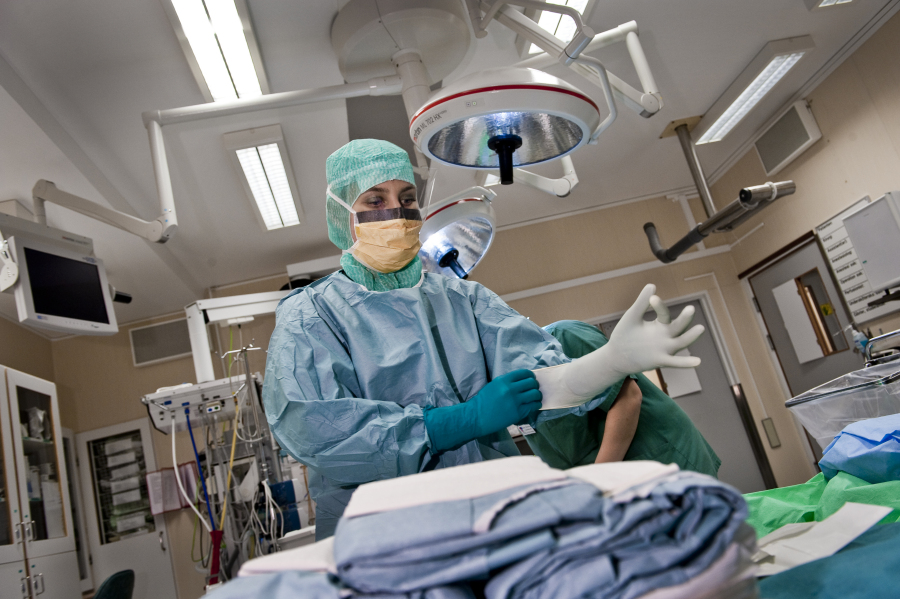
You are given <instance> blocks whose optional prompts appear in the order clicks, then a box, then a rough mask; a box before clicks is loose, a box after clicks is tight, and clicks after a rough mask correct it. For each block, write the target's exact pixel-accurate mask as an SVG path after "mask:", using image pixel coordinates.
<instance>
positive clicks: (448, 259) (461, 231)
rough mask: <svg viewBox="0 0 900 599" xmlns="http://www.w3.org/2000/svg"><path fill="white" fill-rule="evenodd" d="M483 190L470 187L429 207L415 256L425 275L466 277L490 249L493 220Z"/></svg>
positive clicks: (490, 195) (489, 195) (489, 197)
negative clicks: (437, 274)
mask: <svg viewBox="0 0 900 599" xmlns="http://www.w3.org/2000/svg"><path fill="white" fill-rule="evenodd" d="M495 197H496V194H494V193H493V192H492V191H490V190H487V189H484V188H483V187H472V188H470V189H466V190H465V191H462V192H460V193H457V194H455V195H453V196H450V197H449V198H446V199H444V200H442V201H441V202H440V203H438V204H436V205H434V206H432V207H429V210H428V214H427V216H426V217H425V222H424V223H423V224H422V229H421V231H420V232H419V240H420V241H421V242H422V248H421V249H420V250H419V257H420V258H421V259H422V264H423V266H424V268H425V270H427V271H428V272H434V273H440V274H443V275H446V276H448V277H451V278H460V279H465V278H468V276H469V273H470V272H472V269H473V268H475V266H477V265H478V263H479V262H481V259H482V258H483V257H484V255H485V254H486V253H487V251H488V249H489V248H490V247H491V242H492V241H493V240H494V232H495V230H496V227H497V218H496V216H495V214H494V208H493V206H491V201H492V200H493V199H494V198H495Z"/></svg>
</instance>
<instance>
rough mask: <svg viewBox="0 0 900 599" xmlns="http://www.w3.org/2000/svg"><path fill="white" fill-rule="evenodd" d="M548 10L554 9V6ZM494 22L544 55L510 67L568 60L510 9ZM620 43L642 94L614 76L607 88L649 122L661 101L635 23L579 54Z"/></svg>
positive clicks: (580, 68) (600, 36)
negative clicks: (628, 57)
mask: <svg viewBox="0 0 900 599" xmlns="http://www.w3.org/2000/svg"><path fill="white" fill-rule="evenodd" d="M470 2H472V3H477V2H478V0H470ZM517 3H518V2H517ZM479 6H480V9H481V10H489V9H490V8H491V6H492V4H491V3H490V2H488V1H487V0H481V3H480V5H479ZM550 6H551V7H555V6H556V5H550ZM547 10H551V9H547ZM494 19H495V20H497V21H498V22H500V23H502V24H503V25H504V26H505V27H507V28H509V29H511V30H512V31H514V32H516V33H517V34H519V35H521V36H522V37H523V38H525V39H526V40H528V41H530V42H532V43H533V44H535V45H536V46H538V47H539V48H540V49H541V50H543V51H544V52H546V54H539V55H538V56H534V57H532V58H528V59H526V60H523V61H522V62H519V63H517V64H515V65H514V66H517V67H528V68H534V69H542V68H547V67H548V66H552V65H553V64H557V63H559V62H560V60H559V59H560V57H561V56H568V55H567V54H566V53H565V50H566V49H565V47H564V45H563V42H561V41H560V40H559V38H557V37H556V36H554V35H552V34H550V33H549V32H547V31H545V30H544V29H542V28H541V27H540V26H539V25H538V24H537V23H535V22H534V21H533V20H532V19H529V18H528V17H526V16H525V15H524V14H522V13H520V12H519V11H517V10H515V9H513V8H512V7H510V6H503V7H501V8H500V10H498V11H497V13H496V15H495V16H494ZM476 29H477V27H476ZM623 41H624V42H625V43H626V45H627V47H628V54H629V56H630V57H631V61H632V63H633V64H634V67H635V70H636V71H637V74H638V79H639V80H640V82H641V87H642V88H643V91H641V90H637V89H635V88H634V87H632V86H631V85H629V84H628V83H626V82H625V81H623V80H622V79H620V78H619V77H617V76H616V75H615V74H614V73H609V74H608V75H609V82H610V85H611V87H612V89H613V91H614V92H615V93H616V95H617V96H618V97H619V99H620V100H622V101H624V102H625V105H626V106H628V107H629V108H630V109H632V110H634V111H635V112H637V113H638V114H639V115H641V116H642V117H644V118H650V117H651V116H653V115H654V114H656V113H657V112H659V111H660V110H661V109H662V107H663V99H662V95H660V93H659V88H658V87H657V86H656V80H655V79H654V78H653V74H652V72H651V70H650V65H649V63H648V62H647V57H646V55H645V54H644V49H643V47H642V46H641V42H640V38H639V37H638V27H637V23H635V22H634V21H629V22H628V23H623V24H622V25H619V26H618V27H615V28H613V29H610V30H608V31H603V32H601V33H597V34H595V35H594V37H593V39H592V40H591V41H590V43H588V44H587V45H586V46H585V47H584V48H583V49H582V50H581V52H582V53H583V52H591V51H594V50H598V49H600V48H603V47H605V46H609V45H612V44H615V43H619V42H623ZM562 62H563V64H568V63H567V62H565V60H563V61H562ZM569 68H571V69H573V70H574V71H576V72H578V73H579V74H581V75H583V76H584V77H587V78H589V79H592V80H594V79H595V78H596V75H595V73H594V72H593V71H592V70H591V69H589V68H588V67H586V66H584V65H579V64H577V63H573V64H569Z"/></svg>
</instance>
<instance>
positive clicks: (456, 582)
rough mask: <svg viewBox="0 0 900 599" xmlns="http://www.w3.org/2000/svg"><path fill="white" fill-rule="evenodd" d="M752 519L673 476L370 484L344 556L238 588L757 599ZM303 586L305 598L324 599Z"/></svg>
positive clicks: (295, 561)
mask: <svg viewBox="0 0 900 599" xmlns="http://www.w3.org/2000/svg"><path fill="white" fill-rule="evenodd" d="M745 518H746V506H745V503H744V500H743V498H742V497H741V495H740V493H739V492H738V491H736V490H734V489H732V488H731V487H729V486H727V485H724V484H722V483H719V482H718V481H716V480H714V479H712V478H710V477H708V476H705V475H701V474H696V473H689V472H680V471H679V470H678V467H677V466H675V465H669V466H664V465H662V464H659V463H656V462H627V463H617V464H598V465H592V466H583V467H580V468H574V469H571V470H567V471H560V470H555V469H552V468H549V467H548V466H546V465H545V464H544V463H543V462H541V461H540V460H539V459H538V458H534V457H518V458H507V459H503V460H492V461H488V462H481V463H477V464H470V465H467V466H458V467H455V468H450V469H444V470H436V471H432V472H426V473H422V474H417V475H413V476H407V477H402V478H397V479H392V480H388V481H379V482H376V483H370V484H368V485H363V486H361V487H359V488H358V489H357V490H356V491H355V492H354V495H353V498H352V499H351V501H350V504H349V505H348V506H347V509H346V511H345V513H344V517H343V518H342V519H341V521H340V523H339V524H338V528H337V532H336V534H335V537H334V538H333V545H332V544H331V543H332V540H328V541H324V542H320V543H317V544H316V545H313V546H310V547H301V548H299V549H296V550H292V551H290V552H284V553H282V554H276V555H273V556H268V557H265V558H260V559H258V560H253V561H251V562H248V563H247V564H245V566H244V567H243V568H242V569H241V576H242V577H243V576H246V575H260V576H252V577H250V578H246V579H238V581H237V582H238V583H241V584H242V585H252V581H253V580H254V579H258V580H259V584H263V583H265V584H268V585H272V584H275V583H276V581H277V584H283V583H285V580H279V579H278V578H277V577H278V576H280V575H286V574H296V572H291V570H299V569H307V570H309V569H316V570H318V571H319V574H318V576H319V577H320V578H319V579H316V580H317V581H319V582H321V580H323V579H324V578H322V577H326V576H327V577H329V578H328V581H330V583H331V584H332V585H333V586H335V588H337V584H338V583H339V584H340V585H341V587H342V590H343V592H344V593H345V595H342V596H348V595H352V596H360V597H363V596H373V595H376V594H377V595H378V596H384V597H423V598H424V597H429V598H431V597H434V598H438V597H441V598H448V599H449V598H453V599H455V598H456V597H460V598H463V597H473V596H475V595H473V594H472V593H473V591H472V590H471V589H470V588H469V587H467V586H465V585H466V584H467V583H474V582H475V581H480V582H477V583H475V584H474V585H473V586H474V587H475V589H476V590H475V594H477V595H478V596H482V595H483V596H485V597H486V598H487V599H507V598H509V599H532V598H535V599H536V598H544V597H565V598H570V597H571V598H575V597H609V598H623V599H631V598H635V597H646V599H681V598H691V599H700V598H707V597H710V598H711V597H718V596H723V597H729V598H731V597H743V596H748V597H752V596H755V591H756V586H755V585H756V582H755V577H754V569H753V565H752V562H751V559H750V558H751V556H752V555H753V553H754V552H755V549H756V536H755V534H754V533H753V531H752V529H750V528H749V527H747V526H746V525H744V523H743V522H744V519H745ZM332 551H333V553H332ZM297 552H301V553H297ZM316 552H318V555H319V557H314V558H312V559H311V558H310V556H311V555H314V554H315V553H316ZM322 555H327V556H328V559H325V560H322V559H320V558H321V556H322ZM317 560H318V561H317ZM331 560H333V561H331ZM278 571H280V572H279V573H277V574H273V573H272V572H278ZM300 580H302V579H300V578H298V579H296V580H293V579H292V581H293V584H294V595H293V596H295V597H311V598H314V599H319V598H320V597H323V598H324V597H326V595H307V594H306V593H305V592H304V591H303V590H302V588H301V587H300V586H299V585H300ZM338 581H339V582H338ZM231 584H235V583H229V585H231ZM229 585H225V587H224V588H223V589H222V591H224V590H225V589H228V587H229ZM277 588H278V589H281V588H283V587H280V586H279V587H277ZM222 591H218V593H221V592H222ZM242 592H244V593H245V595H247V594H254V593H255V594H257V595H260V594H265V595H266V596H273V597H275V596H286V595H283V594H281V595H279V594H277V593H275V592H274V591H272V590H271V589H270V588H269V587H266V589H262V588H259V589H253V588H252V587H251V586H248V587H247V588H246V589H244V588H243V586H242ZM237 596H238V595H220V594H217V595H215V599H229V598H230V597H237Z"/></svg>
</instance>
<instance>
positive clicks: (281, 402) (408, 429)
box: [263, 139, 703, 539]
mask: <svg viewBox="0 0 900 599" xmlns="http://www.w3.org/2000/svg"><path fill="white" fill-rule="evenodd" d="M325 171H326V178H327V183H328V188H327V190H326V198H325V202H326V220H327V224H328V236H329V238H330V239H331V241H332V242H333V243H334V244H335V245H336V246H337V247H338V248H340V249H341V250H342V252H343V255H342V257H341V267H342V268H341V270H340V271H338V272H336V273H334V274H331V275H329V276H327V277H325V278H323V279H320V280H318V281H316V282H315V283H313V284H311V285H309V286H307V287H304V288H302V289H297V290H294V291H293V292H292V293H291V294H289V295H288V296H287V297H285V298H284V299H283V300H282V301H281V303H280V304H279V306H278V309H277V312H276V326H275V331H274V332H273V334H272V339H271V341H270V343H269V352H268V360H267V364H266V377H265V385H264V388H263V400H264V403H265V410H266V416H267V418H268V421H269V425H270V427H271V429H272V432H273V433H274V435H275V438H276V439H277V440H278V443H279V445H280V446H281V447H282V448H284V449H285V450H286V451H287V452H289V453H290V454H291V455H292V456H293V457H294V458H296V459H297V460H298V461H300V462H301V463H303V464H306V465H307V466H308V467H309V469H310V471H311V475H310V492H311V494H312V497H313V499H314V500H315V502H316V538H317V539H323V538H326V537H329V536H331V535H332V534H333V533H334V529H335V527H336V525H337V521H338V519H339V518H340V516H341V514H342V513H343V511H344V508H345V507H346V505H347V502H348V501H349V499H350V496H351V494H352V493H353V490H354V489H355V488H356V487H357V486H358V485H360V484H363V483H367V482H371V481H377V480H384V479H389V478H393V477H397V476H403V475H407V474H413V473H416V472H421V471H424V470H430V469H434V468H446V467H451V466H456V465H460V464H468V463H472V462H479V461H482V460H491V459H497V458H503V457H507V456H513V455H518V453H519V452H518V450H517V448H516V446H515V444H514V443H513V441H512V439H511V438H510V436H509V434H508V432H507V431H506V428H507V426H509V425H512V424H515V423H519V422H526V421H528V422H543V421H546V420H550V419H552V418H555V417H559V416H564V415H566V414H570V413H577V414H584V413H587V412H588V411H590V410H592V409H593V408H595V407H597V406H598V405H600V404H601V403H602V402H603V401H604V400H605V399H606V396H605V394H604V390H606V389H608V388H609V387H610V386H611V385H612V384H614V383H615V382H616V381H620V380H622V379H624V378H625V377H626V376H627V375H628V374H631V373H633V372H641V371H644V370H650V369H652V368H656V367H658V366H687V367H690V366H696V365H697V363H698V361H697V359H696V358H686V357H679V356H675V355H674V354H675V353H676V352H677V351H679V350H680V349H682V348H683V347H686V346H687V345H689V344H690V343H692V342H693V341H694V340H695V339H696V338H697V337H699V336H700V334H702V332H703V328H702V327H700V326H699V325H698V326H695V327H693V328H691V329H690V330H687V331H686V332H685V330H686V329H687V327H688V325H689V324H690V319H691V316H692V312H689V311H687V310H686V311H685V312H682V314H681V315H680V316H679V317H678V318H677V319H675V320H673V321H671V322H670V321H669V318H668V313H667V312H660V311H659V310H657V312H658V313H659V314H660V316H659V317H658V318H657V320H655V321H651V322H644V320H643V318H642V315H643V313H644V312H645V311H646V310H647V309H648V308H649V307H650V306H651V305H652V306H653V307H654V308H659V306H661V302H659V298H656V296H654V295H653V292H654V288H653V286H652V285H648V286H647V287H646V288H645V289H644V290H643V291H642V292H641V294H640V296H639V297H638V300H637V302H636V303H635V305H634V306H633V307H632V308H631V309H630V310H629V311H628V312H626V315H625V316H624V317H623V318H622V320H621V321H620V325H619V326H618V327H617V329H616V331H614V333H613V335H612V336H611V338H610V341H609V343H608V344H607V345H606V346H604V347H603V348H600V349H599V350H598V351H596V352H592V353H590V354H588V355H586V356H584V357H583V358H581V359H579V360H575V361H572V360H570V359H569V358H568V357H566V355H565V354H564V353H563V351H562V349H561V347H560V345H559V343H557V341H556V340H555V339H554V338H553V337H552V336H551V335H550V334H548V333H547V332H546V331H544V330H543V329H541V328H540V327H538V326H537V325H535V324H534V323H532V322H531V321H529V320H528V319H526V318H525V317H523V316H521V315H520V314H518V313H517V312H516V311H515V310H513V309H512V308H510V307H509V306H507V305H506V304H505V303H503V301H502V300H500V298H499V297H497V296H496V295H495V294H494V293H492V292H491V291H489V290H488V289H486V288H485V287H483V286H482V285H480V284H478V283H475V282H471V281H464V280H460V279H452V278H448V277H445V276H443V275H439V274H432V273H425V272H423V271H422V263H421V260H420V259H419V257H418V250H419V229H420V228H421V225H422V216H421V213H420V212H419V206H418V203H417V201H416V188H415V183H414V178H413V171H412V165H411V164H410V161H409V157H408V155H407V154H406V152H404V151H403V150H402V149H400V148H398V147H397V146H395V145H393V144H390V143H387V142H384V141H379V140H372V139H360V140H354V141H352V142H350V143H349V144H347V145H345V146H343V147H342V148H340V149H339V150H337V151H336V152H334V153H333V154H332V155H331V156H329V158H328V160H327V161H326V164H325ZM550 366H559V368H557V369H556V370H554V371H552V372H553V373H554V375H555V378H554V382H552V383H547V384H546V388H545V391H546V392H550V391H551V390H552V391H553V394H554V397H561V398H562V399H561V401H563V402H566V401H570V400H571V403H568V404H566V405H576V403H580V402H584V403H583V404H582V405H580V406H579V407H577V408H571V409H568V410H545V411H542V412H540V413H538V410H540V409H541V407H542V400H543V397H544V394H543V393H542V392H541V390H540V389H539V386H540V385H539V383H538V381H537V379H536V377H535V374H534V373H533V372H532V371H533V370H536V369H544V368H547V367H550ZM560 405H562V404H560Z"/></svg>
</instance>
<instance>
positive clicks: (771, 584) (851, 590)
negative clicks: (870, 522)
mask: <svg viewBox="0 0 900 599" xmlns="http://www.w3.org/2000/svg"><path fill="white" fill-rule="evenodd" d="M800 486H802V485H800ZM898 542H900V524H887V525H884V526H876V527H875V528H871V529H869V530H868V531H866V532H865V533H863V534H862V535H860V536H859V537H858V538H856V539H854V540H853V541H851V542H850V544H849V545H847V546H846V547H844V548H843V549H841V550H840V551H839V552H837V553H836V554H834V555H832V556H830V557H826V558H822V559H817V560H815V561H812V562H809V563H807V564H803V565H802V566H797V567H796V568H791V569H790V570H788V571H786V572H782V573H781V574H776V575H775V576H769V577H768V578H766V579H764V580H762V581H760V583H759V596H760V597H761V598H762V599H802V598H804V597H815V598H816V599H857V598H858V599H893V598H895V597H897V596H898V595H900V591H898V589H900V550H898V549H897V545H898Z"/></svg>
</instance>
